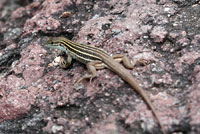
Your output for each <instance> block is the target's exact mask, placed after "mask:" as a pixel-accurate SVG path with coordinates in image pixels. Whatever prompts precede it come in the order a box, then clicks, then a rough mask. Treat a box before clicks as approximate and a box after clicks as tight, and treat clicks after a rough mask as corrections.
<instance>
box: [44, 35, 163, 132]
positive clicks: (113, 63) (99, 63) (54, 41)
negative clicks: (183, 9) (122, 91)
mask: <svg viewBox="0 0 200 134" xmlns="http://www.w3.org/2000/svg"><path fill="white" fill-rule="evenodd" d="M45 46H47V47H50V48H55V49H60V50H62V51H64V52H65V53H66V54H67V57H66V60H65V61H63V62H62V63H61V66H62V67H68V66H69V65H70V64H71V61H72V59H76V60H78V61H80V62H81V63H84V64H86V66H87V68H88V71H89V74H87V75H84V76H83V77H82V78H80V79H79V80H78V81H77V82H80V81H82V80H83V79H90V82H91V80H92V78H94V77H96V69H103V68H108V69H110V70H112V71H113V72H115V73H117V74H118V75H119V76H120V77H121V78H122V79H123V80H124V81H126V82H127V83H129V84H130V85H131V87H132V88H133V89H135V90H136V91H137V92H138V93H139V95H141V96H142V98H143V99H144V101H145V102H146V103H147V105H148V106H149V108H150V109H151V110H152V112H153V114H154V116H155V117H156V119H157V121H158V123H159V125H160V127H161V129H162V132H163V134H166V133H165V131H164V127H163V125H162V124H161V121H160V118H159V116H158V114H157V112H156V110H155V108H154V106H153V105H152V103H151V101H150V99H149V98H148V96H147V95H146V94H145V92H144V91H143V89H142V88H141V87H140V86H139V84H138V82H137V81H136V80H135V79H134V78H133V76H132V75H131V74H130V73H129V72H128V71H127V70H126V69H125V68H124V67H123V66H122V65H120V64H119V63H120V62H122V63H123V65H124V66H125V67H126V68H128V69H132V68H133V67H134V64H133V63H132V62H130V61H129V59H128V58H127V57H126V56H124V55H121V54H117V55H114V56H110V55H109V54H108V53H107V52H105V51H104V50H102V49H100V48H97V47H93V46H89V45H85V44H78V43H74V42H72V41H70V40H68V39H67V38H64V37H53V38H50V39H49V40H48V41H47V42H46V44H45Z"/></svg>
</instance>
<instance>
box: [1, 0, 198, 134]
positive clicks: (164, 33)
mask: <svg viewBox="0 0 200 134" xmlns="http://www.w3.org/2000/svg"><path fill="white" fill-rule="evenodd" d="M63 12H70V15H69V16H68V17H64V18H62V17H60V15H61V14H62V13H63ZM199 12H200V2H199V0H123V1H119V0H109V1H108V0H96V1H91V0H76V1H72V0H0V133H1V134H9V133H22V134H25V133H34V134H47V133H56V134H57V133H59V134H62V133H63V134H102V133H107V134H111V133H112V134H121V133H123V134H133V133H135V134H146V133H148V134H158V133H161V131H160V128H159V126H158V124H157V122H156V120H155V118H154V116H153V115H152V113H151V111H150V110H149V109H148V107H147V106H146V103H145V102H144V101H143V100H142V98H141V97H140V96H139V95H138V94H137V93H136V92H135V91H134V90H133V89H131V88H130V86H129V85H128V84H127V83H126V82H124V81H123V80H122V79H121V78H120V77H119V76H117V75H116V74H114V73H112V72H111V71H110V70H108V69H104V70H99V71H98V77H97V78H95V79H94V80H93V81H92V83H89V82H88V81H83V82H82V83H80V84H78V85H74V84H73V83H74V81H75V80H76V79H77V78H79V77H81V76H82V75H84V74H85V73H86V72H87V71H86V67H85V65H82V64H80V63H78V62H76V61H75V62H73V64H72V65H71V66H70V67H69V68H68V69H66V70H64V69H61V68H60V67H58V66H51V67H49V66H48V64H49V63H50V62H51V61H52V60H53V59H54V58H55V57H56V56H57V55H58V53H59V51H57V50H50V49H48V48H45V47H44V46H43V44H44V43H45V41H46V40H47V38H48V37H50V36H66V37H67V38H69V39H72V40H73V41H75V42H80V43H86V44H90V45H93V46H96V47H99V48H102V49H104V50H106V51H107V52H109V53H112V54H117V53H123V54H125V55H127V56H128V57H129V58H130V59H141V58H143V59H146V60H150V61H152V62H151V63H150V64H148V65H146V66H140V65H138V66H136V67H135V68H134V69H133V70H130V73H132V75H133V76H134V77H135V78H136V79H137V80H138V82H139V83H140V86H141V87H142V88H143V89H144V90H145V92H146V93H147V94H148V96H149V97H150V99H151V101H152V103H153V105H154V106H155V108H156V110H157V112H158V114H159V116H160V117H161V122H162V124H163V125H164V127H165V129H166V131H167V132H168V133H170V134H171V133H173V134H199V133H200V105H199V104H200V84H199V83H200V32H199V31H200V22H199V20H200V19H199V18H200V14H199Z"/></svg>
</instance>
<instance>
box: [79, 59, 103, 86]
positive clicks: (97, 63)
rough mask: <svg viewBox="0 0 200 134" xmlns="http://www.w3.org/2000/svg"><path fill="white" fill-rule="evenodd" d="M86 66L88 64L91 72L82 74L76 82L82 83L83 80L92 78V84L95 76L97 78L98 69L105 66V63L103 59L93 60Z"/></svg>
mask: <svg viewBox="0 0 200 134" xmlns="http://www.w3.org/2000/svg"><path fill="white" fill-rule="evenodd" d="M86 66H87V69H88V73H89V74H85V75H84V76H82V77H81V78H79V79H78V80H76V81H75V84H77V83H80V82H81V81H82V80H85V79H90V84H91V82H92V80H93V78H95V77H96V76H97V71H96V70H97V69H102V68H104V64H102V62H101V61H91V62H89V63H87V65H86Z"/></svg>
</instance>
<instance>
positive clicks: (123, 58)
mask: <svg viewBox="0 0 200 134" xmlns="http://www.w3.org/2000/svg"><path fill="white" fill-rule="evenodd" d="M112 58H113V59H114V60H115V61H117V62H119V63H122V64H123V66H124V67H126V68H128V69H133V68H134V66H135V65H138V64H139V65H147V64H149V61H148V60H145V59H135V60H132V61H131V60H130V59H129V58H128V57H127V56H125V55H123V54H116V55H113V56H112Z"/></svg>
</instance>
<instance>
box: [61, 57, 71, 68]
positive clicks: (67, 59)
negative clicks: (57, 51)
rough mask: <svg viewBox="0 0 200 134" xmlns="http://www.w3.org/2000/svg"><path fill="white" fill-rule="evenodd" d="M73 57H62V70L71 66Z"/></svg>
mask: <svg viewBox="0 0 200 134" xmlns="http://www.w3.org/2000/svg"><path fill="white" fill-rule="evenodd" d="M71 62H72V57H71V56H70V55H66V56H60V62H59V66H60V67H61V68H68V67H69V66H70V65H71Z"/></svg>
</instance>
